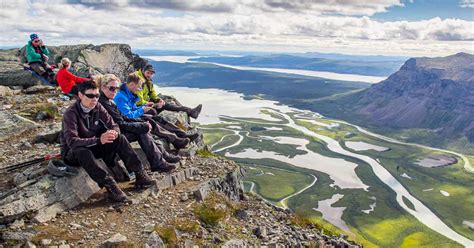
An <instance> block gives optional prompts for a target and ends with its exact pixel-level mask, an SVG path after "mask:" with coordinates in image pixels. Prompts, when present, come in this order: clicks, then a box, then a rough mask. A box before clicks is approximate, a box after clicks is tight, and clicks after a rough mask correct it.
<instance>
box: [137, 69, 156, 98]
mask: <svg viewBox="0 0 474 248" xmlns="http://www.w3.org/2000/svg"><path fill="white" fill-rule="evenodd" d="M135 74H136V75H137V76H138V77H139V78H140V79H141V80H143V81H144V83H143V89H142V90H141V91H138V92H137V95H138V97H140V100H138V102H137V106H140V105H143V104H145V103H147V102H156V101H158V100H159V99H160V97H159V96H158V93H156V90H155V87H153V81H151V79H147V78H146V77H145V75H143V72H142V70H140V69H139V70H137V71H135Z"/></svg>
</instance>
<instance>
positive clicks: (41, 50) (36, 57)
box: [26, 34, 55, 84]
mask: <svg viewBox="0 0 474 248" xmlns="http://www.w3.org/2000/svg"><path fill="white" fill-rule="evenodd" d="M48 56H49V50H48V48H46V46H45V45H44V43H43V40H41V39H40V38H39V37H38V35H37V34H31V35H30V41H28V44H27V45H26V59H27V60H28V65H30V68H31V69H32V70H33V71H34V72H36V73H37V74H38V75H40V76H42V77H43V78H45V79H46V80H48V81H49V82H50V83H52V84H55V83H54V77H55V76H54V72H53V70H52V69H51V66H50V65H48V60H49V57H48Z"/></svg>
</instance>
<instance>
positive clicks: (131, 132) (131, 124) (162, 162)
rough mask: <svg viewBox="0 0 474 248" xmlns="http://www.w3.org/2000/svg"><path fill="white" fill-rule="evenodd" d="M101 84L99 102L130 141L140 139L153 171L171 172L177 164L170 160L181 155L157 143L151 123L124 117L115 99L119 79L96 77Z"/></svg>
mask: <svg viewBox="0 0 474 248" xmlns="http://www.w3.org/2000/svg"><path fill="white" fill-rule="evenodd" d="M95 80H96V81H98V83H99V85H100V97H99V103H100V104H102V106H103V107H104V108H105V109H106V110H107V112H108V113H109V115H110V116H112V119H113V120H114V122H115V123H117V124H118V125H119V128H120V131H121V132H122V134H123V135H124V136H125V137H126V138H127V139H128V141H129V142H133V141H138V143H139V144H140V147H141V148H142V150H143V152H144V153H145V155H146V158H147V160H148V163H149V164H150V167H151V170H152V171H159V172H169V171H171V170H173V169H175V168H176V165H174V164H170V163H169V162H172V163H176V162H179V160H180V157H178V156H174V155H171V154H168V152H166V151H165V150H164V149H163V148H161V149H160V147H159V146H158V145H157V144H156V143H155V141H154V139H153V137H152V135H151V133H150V131H151V129H152V128H151V127H152V126H151V124H150V123H149V122H147V121H143V120H141V119H130V118H127V117H124V116H123V115H122V114H121V113H120V111H119V110H118V108H117V105H115V103H114V101H113V99H114V97H115V95H116V93H117V91H118V89H119V88H120V83H119V79H118V78H117V77H116V76H114V75H112V74H106V75H102V76H98V77H96V78H95Z"/></svg>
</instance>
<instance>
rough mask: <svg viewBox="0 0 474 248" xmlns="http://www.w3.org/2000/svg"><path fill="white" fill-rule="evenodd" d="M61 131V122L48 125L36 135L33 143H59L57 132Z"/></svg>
mask: <svg viewBox="0 0 474 248" xmlns="http://www.w3.org/2000/svg"><path fill="white" fill-rule="evenodd" d="M60 133H61V123H56V124H54V125H51V126H49V128H48V129H47V130H45V131H44V132H42V133H40V134H38V135H36V137H35V139H34V140H33V144H36V143H59V134H60Z"/></svg>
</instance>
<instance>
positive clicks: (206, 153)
mask: <svg viewBox="0 0 474 248" xmlns="http://www.w3.org/2000/svg"><path fill="white" fill-rule="evenodd" d="M196 153H197V155H198V156H200V157H203V158H209V157H217V155H216V154H214V153H212V152H211V151H209V150H207V149H201V150H198V151H197V152H196Z"/></svg>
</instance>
